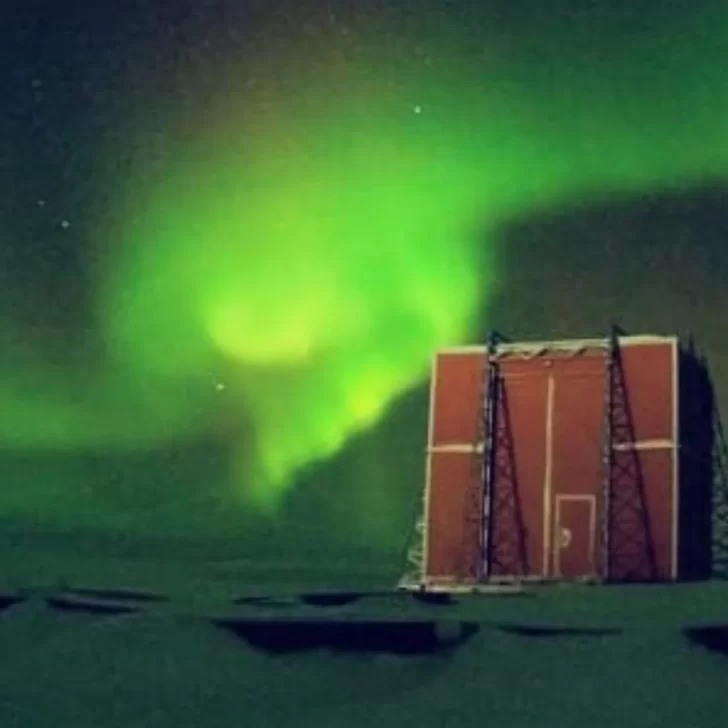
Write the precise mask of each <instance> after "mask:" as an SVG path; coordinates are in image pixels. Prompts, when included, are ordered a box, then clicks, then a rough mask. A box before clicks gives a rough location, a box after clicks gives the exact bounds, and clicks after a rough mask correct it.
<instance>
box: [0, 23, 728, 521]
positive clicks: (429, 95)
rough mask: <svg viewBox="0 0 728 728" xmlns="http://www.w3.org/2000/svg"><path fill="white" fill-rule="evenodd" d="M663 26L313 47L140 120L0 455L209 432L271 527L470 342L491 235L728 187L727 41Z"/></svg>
mask: <svg viewBox="0 0 728 728" xmlns="http://www.w3.org/2000/svg"><path fill="white" fill-rule="evenodd" d="M662 24H663V26H664V27H662V26H660V27H657V28H649V29H644V30H635V31H634V32H633V33H632V34H631V35H630V36H629V37H626V36H625V37H623V36H622V35H620V32H621V28H620V27H614V28H611V29H609V28H607V29H606V30H605V32H604V33H603V34H602V35H600V36H599V37H596V36H594V34H593V28H590V27H584V28H581V29H580V28H578V27H577V28H573V27H570V28H568V29H564V28H560V29H558V28H557V29H556V30H554V29H553V28H552V29H550V30H549V32H543V33H540V34H537V33H535V32H534V33H527V32H524V33H522V35H521V36H520V37H519V38H517V39H515V40H513V42H508V40H509V39H507V38H503V37H501V36H499V35H498V34H497V33H495V32H494V33H493V34H492V35H493V37H489V36H488V34H487V33H486V34H485V35H483V36H476V34H475V32H474V31H469V30H468V28H467V27H466V25H467V24H466V23H463V24H462V26H457V24H453V25H452V27H451V28H450V30H449V31H447V32H446V31H445V30H444V29H443V28H438V27H435V26H434V25H433V26H432V27H427V24H426V23H424V22H423V23H420V24H418V27H414V28H409V29H408V30H406V32H404V34H403V36H402V37H399V38H396V39H392V38H391V37H390V38H389V39H387V36H386V34H385V33H383V32H382V29H381V28H378V27H377V25H376V23H371V24H370V28H369V30H368V31H366V32H365V31H361V30H358V31H357V32H356V34H352V35H348V36H343V35H341V34H340V33H338V34H337V35H335V36H333V37H332V34H333V33H334V32H335V30H331V29H326V28H315V27H310V28H305V27H304V28H303V29H301V31H300V34H299V35H300V37H297V38H296V39H293V40H292V39H291V37H288V36H286V34H285V33H282V34H280V36H279V37H278V40H276V41H273V40H269V44H268V45H267V46H266V47H265V48H264V49H263V50H259V51H256V52H255V53H253V52H248V53H247V54H245V57H243V58H241V59H240V60H239V61H235V62H232V63H230V62H228V63H227V64H226V66H225V70H224V73H223V72H222V69H221V74H220V77H219V78H216V79H215V82H214V84H212V82H211V79H210V78H203V79H200V78H197V79H195V80H193V81H190V84H191V85H192V87H191V88H188V89H187V93H188V95H189V96H190V97H191V98H194V97H195V94H196V91H199V94H200V96H201V97H202V95H203V86H204V85H205V84H206V83H208V84H210V85H212V86H213V87H214V93H213V92H210V91H209V88H208V89H207V90H206V92H205V94H204V97H205V99H207V101H206V102H205V103H204V104H202V106H203V108H201V109H196V110H194V111H192V112H189V113H185V114H179V109H178V108H177V106H175V104H174V103H171V102H168V101H165V100H164V99H155V103H152V104H147V105H140V108H141V109H142V110H141V111H139V113H138V114H137V116H136V117H135V118H133V119H130V120H129V124H130V127H131V131H130V138H131V140H132V142H131V145H132V146H134V148H135V149H141V150H146V151H142V152H141V153H139V154H138V155H137V158H136V160H135V164H134V165H133V166H132V168H131V170H130V171H129V173H128V174H127V175H125V176H124V177H123V178H122V179H114V180H113V181H112V180H111V179H105V180H102V181H101V182H102V183H103V184H105V185H106V187H107V188H109V189H112V190H113V191H114V195H115V200H114V198H113V197H112V200H114V204H115V206H116V207H115V209H114V211H113V214H109V215H106V216H101V218H100V222H99V223H98V227H97V230H96V233H97V237H98V239H102V240H104V241H107V242H109V241H110V244H108V245H107V246H104V254H103V255H100V256H99V259H100V262H99V270H98V279H97V304H98V305H97V309H96V317H97V322H98V331H97V332H96V335H95V337H93V339H94V340H93V342H91V343H89V344H88V346H86V345H85V344H81V345H79V347H78V348H76V349H75V350H74V352H73V356H74V358H75V359H74V361H75V363H71V362H70V361H68V362H53V363H51V362H47V361H42V360H39V357H38V354H37V353H36V352H34V351H33V350H32V349H30V348H28V349H27V350H26V349H25V347H24V346H20V345H19V346H17V347H16V348H15V349H13V348H12V347H11V348H10V350H9V352H8V357H7V358H6V363H5V365H4V367H3V369H4V371H2V372H0V409H1V410H2V411H3V412H4V413H5V414H4V416H3V418H2V419H0V439H1V440H2V442H3V443H4V444H5V445H6V446H8V447H12V448H23V449H38V450H68V451H75V450H82V449H91V448H97V447H105V448H118V449H129V448H132V449H133V448H137V449H138V448H150V447H153V446H155V445H158V444H160V443H163V442H165V441H171V440H175V439H180V438H196V437H202V436H207V435H208V434H209V433H211V432H212V433H216V436H220V437H223V438H224V439H225V440H226V441H227V442H229V443H230V444H231V452H232V455H231V464H230V477H231V480H232V481H233V482H234V483H235V484H236V487H238V488H239V490H240V492H241V494H243V495H245V496H246V497H247V498H252V499H253V500H254V501H255V502H256V503H258V504H259V505H262V506H266V507H271V506H274V505H275V504H276V503H277V502H278V501H279V500H280V497H281V496H282V495H283V494H284V493H286V492H287V490H288V489H289V488H290V486H291V485H292V484H293V483H294V481H295V478H296V474H297V472H298V471H299V469H300V468H301V467H303V466H305V465H307V464H309V463H312V462H316V461H320V460H324V459H327V458H331V457H332V456H334V455H335V454H336V453H338V452H340V451H341V449H342V447H343V446H344V444H345V443H346V442H347V441H349V440H350V439H351V438H352V437H353V436H354V435H356V434H357V433H360V432H363V431H366V430H369V429H371V428H373V427H374V426H375V425H377V423H379V422H381V421H382V419H383V418H384V417H385V415H386V413H387V411H388V408H389V407H391V405H392V404H393V402H395V401H396V400H397V398H398V397H400V396H401V395H402V394H403V393H405V392H408V391H410V390H412V389H413V388H415V387H417V386H419V385H421V384H422V383H423V382H424V381H425V380H426V378H427V376H428V368H429V363H430V360H431V355H432V353H433V350H435V349H436V348H438V347H440V346H444V345H449V344H455V343H463V342H472V341H473V340H476V339H477V337H478V336H480V335H481V333H482V325H483V320H484V319H487V310H488V300H489V297H490V295H491V294H492V293H493V292H494V291H495V290H496V289H497V287H498V286H499V285H501V283H502V281H501V279H500V270H499V252H500V251H499V247H498V236H497V231H498V228H499V226H500V225H501V224H503V223H504V222H506V221H508V220H509V219H510V218H512V217H513V216H514V215H518V214H523V213H526V212H528V211H530V210H537V209H543V208H548V207H549V206H557V205H560V204H563V203H566V202H568V201H569V200H573V199H579V198H582V197H584V196H589V195H610V194H613V193H639V192H641V191H645V190H662V189H670V188H676V187H681V186H687V185H690V184H693V183H698V182H700V181H703V180H713V179H721V178H723V177H725V175H726V173H728V144H726V134H727V133H728V129H727V128H726V119H728V81H726V76H725V72H724V71H725V60H726V58H725V51H724V44H725V43H726V41H728V37H726V35H727V34H726V28H727V27H728V25H727V24H726V22H725V17H724V16H723V15H721V16H720V17H714V18H711V17H707V16H702V17H700V18H699V19H698V17H697V16H696V17H695V18H693V19H692V21H691V22H686V20H685V18H680V17H677V16H675V17H672V16H666V17H665V18H663V20H662ZM456 28H457V29H456ZM289 35H290V32H289ZM615 38H619V39H620V40H619V42H618V48H617V50H616V51H615V50H614V48H615ZM203 75H204V74H203ZM196 85H197V86H199V88H196ZM193 106H194V104H192V105H191V107H190V108H192V107H193ZM185 108H187V107H185ZM157 117H161V118H162V119H163V122H164V123H165V124H167V125H168V127H167V131H166V141H165V144H166V146H165V150H166V151H165V153H164V154H158V155H156V156H155V153H154V149H153V144H152V142H151V141H150V139H151V138H152V132H151V131H150V129H153V128H155V124H158V123H159V122H158V121H155V119H157ZM101 154H102V156H106V157H107V158H108V159H112V158H113V156H114V154H115V150H114V149H111V148H103V145H102V149H101ZM4 328H5V329H6V330H7V331H8V332H9V331H12V329H13V327H12V325H11V324H10V323H8V324H7V325H6V326H5V327H4ZM11 338H12V340H14V341H22V340H23V336H22V333H21V332H18V331H16V333H15V335H13V336H12V337H11ZM423 437H424V434H423Z"/></svg>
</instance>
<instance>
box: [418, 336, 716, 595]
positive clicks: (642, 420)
mask: <svg viewBox="0 0 728 728" xmlns="http://www.w3.org/2000/svg"><path fill="white" fill-rule="evenodd" d="M711 402H712V399H711V395H710V392H709V384H708V380H707V375H706V373H705V369H704V367H703V366H702V364H701V363H700V362H698V360H697V359H696V358H695V357H694V356H693V355H692V354H691V353H690V352H688V351H685V350H683V349H682V348H681V346H680V344H679V342H678V340H677V338H676V337H664V336H618V335H617V334H616V333H615V334H614V335H613V336H611V337H609V338H605V339H603V340H598V339H595V340H581V341H556V342H543V343H496V342H495V341H494V342H493V343H492V344H491V345H490V346H489V347H483V346H470V347H462V348H454V349H447V350H443V351H439V352H438V353H437V354H436V356H435V360H434V366H433V372H432V379H431V393H430V416H429V432H428V444H427V455H426V457H427V462H426V485H425V498H424V509H423V510H424V514H423V519H422V522H421V531H422V551H421V554H420V563H419V569H420V573H419V578H418V582H419V585H420V586H428V585H430V586H441V587H445V588H446V587H447V586H453V587H456V586H460V585H468V584H474V583H476V584H477V583H479V582H488V581H507V580H513V579H518V580H521V579H523V580H527V579H565V580H574V579H594V580H605V581H607V580H609V581H628V580H630V581H661V580H673V579H678V578H681V577H687V576H691V575H705V571H706V569H707V568H709V558H710V557H709V555H708V554H709V551H710V515H709V511H710V505H709V504H710V480H711V469H710V466H709V453H710V448H711V442H710V438H711V425H710V418H711V415H712V409H711V404H710V403H711ZM683 429H687V430H688V432H686V433H683V432H682V430H683Z"/></svg>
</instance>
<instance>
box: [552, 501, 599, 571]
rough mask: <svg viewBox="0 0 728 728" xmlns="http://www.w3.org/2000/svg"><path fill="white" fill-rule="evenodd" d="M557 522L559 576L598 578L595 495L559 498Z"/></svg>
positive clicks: (555, 555) (554, 545) (555, 536)
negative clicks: (596, 576) (595, 553)
mask: <svg viewBox="0 0 728 728" xmlns="http://www.w3.org/2000/svg"><path fill="white" fill-rule="evenodd" d="M555 521H556V523H555V529H554V544H553V548H554V574H555V576H557V577H564V578H567V579H578V578H580V577H588V576H594V575H595V574H596V565H595V561H594V552H595V546H596V535H597V534H596V498H595V497H594V496H593V495H557V496H556V513H555Z"/></svg>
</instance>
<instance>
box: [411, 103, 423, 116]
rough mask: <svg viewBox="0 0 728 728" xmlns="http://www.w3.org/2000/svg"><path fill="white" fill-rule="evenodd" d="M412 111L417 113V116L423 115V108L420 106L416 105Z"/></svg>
mask: <svg viewBox="0 0 728 728" xmlns="http://www.w3.org/2000/svg"><path fill="white" fill-rule="evenodd" d="M412 110H413V111H414V112H415V114H421V113H422V107H421V106H420V105H419V104H416V105H415V106H414V108H413V109H412Z"/></svg>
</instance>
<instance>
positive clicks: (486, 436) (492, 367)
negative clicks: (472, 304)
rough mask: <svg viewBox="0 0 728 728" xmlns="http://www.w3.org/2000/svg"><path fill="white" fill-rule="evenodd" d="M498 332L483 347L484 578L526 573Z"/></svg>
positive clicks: (522, 526)
mask: <svg viewBox="0 0 728 728" xmlns="http://www.w3.org/2000/svg"><path fill="white" fill-rule="evenodd" d="M499 340H500V338H499V336H498V335H497V334H492V335H491V337H490V341H489V343H488V350H487V362H486V367H487V386H486V388H485V391H486V396H485V400H484V402H483V414H482V418H481V419H482V431H483V457H482V475H483V479H482V494H483V495H482V513H483V517H482V569H483V576H485V577H486V578H497V577H499V576H508V577H512V576H523V575H525V574H526V573H527V564H526V543H525V529H524V525H523V518H522V513H521V503H520V500H519V497H518V484H517V478H516V467H515V457H514V451H513V437H512V432H511V426H510V418H509V413H508V402H507V394H506V388H505V386H504V383H503V377H502V375H501V373H500V367H499V358H498V343H499Z"/></svg>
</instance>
